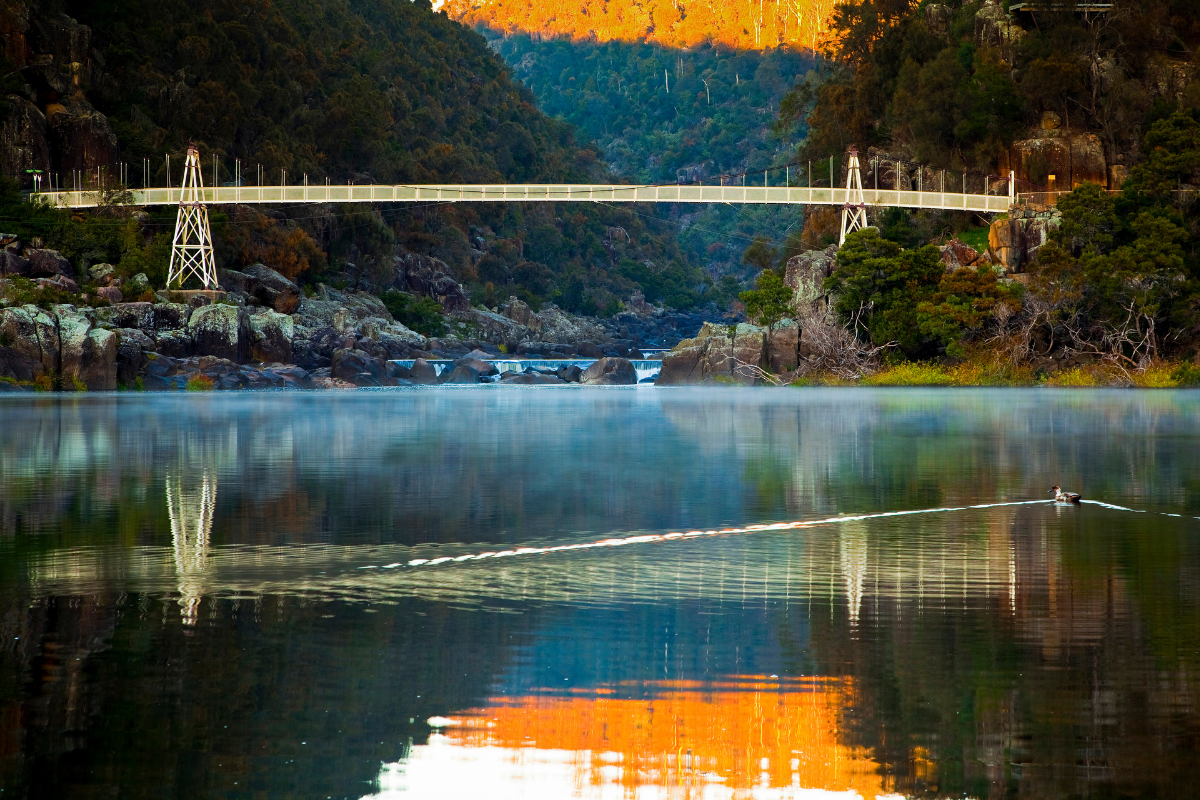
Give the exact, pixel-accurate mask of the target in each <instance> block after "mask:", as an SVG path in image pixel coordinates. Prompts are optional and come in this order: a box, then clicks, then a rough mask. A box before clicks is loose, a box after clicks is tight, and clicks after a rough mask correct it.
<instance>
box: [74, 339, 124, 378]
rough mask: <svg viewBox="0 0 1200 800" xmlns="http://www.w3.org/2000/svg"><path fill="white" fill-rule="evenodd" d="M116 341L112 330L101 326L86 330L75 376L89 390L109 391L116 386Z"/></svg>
mask: <svg viewBox="0 0 1200 800" xmlns="http://www.w3.org/2000/svg"><path fill="white" fill-rule="evenodd" d="M117 342H118V339H117V335H116V334H115V333H113V332H112V331H106V330H104V329H103V328H93V329H92V330H90V331H88V333H87V337H86V338H85V339H84V342H83V357H82V359H80V364H79V372H78V373H76V375H75V377H76V378H77V379H78V380H79V381H80V382H81V383H82V384H83V385H84V386H86V387H87V389H88V391H89V392H111V391H113V390H115V389H116V388H117Z"/></svg>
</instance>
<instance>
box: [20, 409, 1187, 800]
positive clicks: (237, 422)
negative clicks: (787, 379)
mask: <svg viewBox="0 0 1200 800" xmlns="http://www.w3.org/2000/svg"><path fill="white" fill-rule="evenodd" d="M1052 483H1061V484H1063V485H1064V486H1066V487H1067V488H1069V489H1072V490H1076V491H1081V492H1083V493H1084V496H1085V497H1086V498H1088V499H1089V500H1095V501H1101V503H1088V504H1084V505H1082V506H1080V507H1061V506H1055V505H1053V504H1051V503H1048V502H1046V501H1045V498H1046V497H1047V495H1046V494H1045V491H1046V489H1047V488H1048V487H1049V486H1050V484H1052ZM1031 501H1032V502H1031ZM896 512H918V513H904V514H901V513H896ZM1198 516H1200V394H1197V393H1192V392H1180V391H1175V392H1151V391H1146V392H1120V391H1094V392H1093V391H1062V392H1058V391H1052V390H1031V391H983V390H981V391H968V390H950V391H921V390H895V391H887V390H862V391H859V390H830V391H824V390H800V391H769V390H765V391H754V390H714V389H704V390H700V389H696V390H665V389H654V388H653V387H638V388H630V389H592V390H588V389H578V388H574V389H565V390H560V389H554V388H549V389H545V390H539V389H531V388H522V389H511V388H505V387H479V388H449V387H447V388H441V389H430V390H422V391H390V392H355V393H346V394H341V393H326V394H302V393H287V394H281V393H269V394H257V393H237V394H234V393H231V394H203V395H167V396H150V395H114V396H81V397H61V398H60V397H36V398H32V399H31V398H25V397H19V398H13V397H0V798H7V797H105V798H109V797H112V798H116V797H121V798H126V797H128V798H141V797H147V798H149V797H153V798H176V797H178V798H192V797H195V798H214V797H219V798H225V797H228V798H242V797H244V798H261V797H268V798H276V797H297V798H301V797H303V798H308V797H314V798H329V797H337V798H341V797H350V798H362V797H385V798H395V799H398V798H410V797H411V798H441V797H463V798H467V797H487V798H515V797H531V798H535V797H536V798H571V797H584V798H593V797H605V798H607V797H612V798H799V797H804V798H819V797H830V798H832V797H834V793H842V794H839V795H838V796H839V797H842V798H847V797H851V796H852V795H850V794H846V793H847V792H852V793H856V794H857V795H860V796H862V797H864V798H872V797H877V796H881V795H887V794H902V795H905V796H909V797H962V796H964V795H966V796H971V797H976V798H983V797H988V798H1002V797H1029V798H1034V797H1036V798H1054V797H1106V798H1107V797H1116V796H1121V797H1172V798H1177V797H1194V796H1197V795H1198V794H1200V781H1197V779H1196V774H1197V771H1198V770H1197V764H1200V608H1198V605H1197V601H1198V600H1200V579H1198V577H1197V576H1198V569H1200V519H1197V517H1198ZM776 523H790V524H776Z"/></svg>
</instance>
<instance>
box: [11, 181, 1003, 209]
mask: <svg viewBox="0 0 1200 800" xmlns="http://www.w3.org/2000/svg"><path fill="white" fill-rule="evenodd" d="M199 191H200V198H201V202H203V203H206V204H212V205H224V204H257V203H270V204H274V205H279V204H292V203H447V202H449V203H456V202H484V203H539V202H549V203H610V202H613V203H630V202H632V203H735V204H741V203H780V204H784V203H789V204H799V205H839V206H840V205H845V204H846V203H848V202H850V200H849V198H848V193H849V191H850V190H848V189H843V188H829V187H824V188H820V187H815V188H808V187H785V186H770V187H767V186H691V185H688V186H678V185H675V184H668V185H663V186H619V185H603V184H596V185H588V184H574V185H560V184H529V185H519V184H515V185H506V184H492V185H487V184H474V185H469V184H460V185H454V184H447V185H427V186H407V185H395V186H386V185H383V186H353V185H333V184H329V185H314V186H218V187H208V188H203V189H200V190H199ZM180 192H181V190H180V189H178V188H172V189H164V188H158V189H131V190H129V191H128V192H126V193H125V194H124V195H123V196H119V195H114V194H112V193H107V194H106V193H102V192H98V191H69V192H39V193H36V194H34V195H33V197H34V198H37V199H40V200H42V201H44V202H46V203H48V204H49V205H52V206H57V207H60V208H92V207H95V206H100V205H106V204H112V203H114V201H115V202H121V201H122V200H123V201H124V204H126V205H135V206H160V205H164V206H165V205H178V204H179V199H180ZM862 195H863V200H864V202H865V203H866V204H867V205H870V206H880V207H901V208H931V209H950V210H958V211H982V212H1001V211H1007V210H1008V208H1009V206H1010V205H1011V204H1012V203H1013V198H1012V197H1011V196H1009V195H1008V194H1003V195H985V194H961V193H957V192H922V191H902V190H896V189H863V190H862ZM118 198H119V199H118Z"/></svg>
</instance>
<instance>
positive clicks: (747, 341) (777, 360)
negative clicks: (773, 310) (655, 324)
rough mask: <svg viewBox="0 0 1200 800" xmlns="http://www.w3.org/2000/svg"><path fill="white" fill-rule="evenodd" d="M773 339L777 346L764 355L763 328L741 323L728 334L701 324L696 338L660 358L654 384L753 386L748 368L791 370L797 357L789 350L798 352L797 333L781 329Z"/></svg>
mask: <svg viewBox="0 0 1200 800" xmlns="http://www.w3.org/2000/svg"><path fill="white" fill-rule="evenodd" d="M792 331H795V333H794V334H793V333H792ZM776 335H778V336H779V337H780V339H779V344H778V345H775V346H773V347H772V349H771V351H770V352H768V351H767V347H766V344H767V343H766V330H765V329H764V328H759V327H757V326H755V325H747V324H745V323H743V324H740V325H737V326H734V327H733V328H732V330H731V329H730V326H728V325H715V324H713V323H711V322H705V323H704V325H703V326H702V327H701V328H700V332H699V333H698V334H697V335H696V338H694V339H684V340H683V341H681V342H680V343H679V344H677V345H676V346H675V347H674V348H673V349H672V350H671V351H670V352H668V353H664V354H663V365H662V369H661V370H659V375H658V379H657V380H656V381H655V383H656V384H657V385H659V386H677V385H682V384H697V383H712V382H721V383H730V382H737V383H744V384H754V383H757V382H758V378H757V377H756V375H755V373H754V370H753V369H751V367H763V366H764V365H765V366H766V367H767V368H768V369H770V368H772V367H773V366H786V365H787V364H788V363H791V364H792V365H793V366H795V363H796V360H797V358H798V357H797V356H793V355H792V353H794V352H795V351H794V350H793V349H792V348H793V347H797V348H798V341H797V340H798V338H799V335H800V334H799V330H798V329H796V328H793V327H791V326H790V325H782V326H780V328H779V329H778V330H777V331H776ZM793 337H794V338H793ZM789 359H791V360H790V362H789ZM772 362H774V363H773V364H772Z"/></svg>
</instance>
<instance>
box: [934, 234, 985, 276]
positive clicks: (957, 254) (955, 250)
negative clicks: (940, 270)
mask: <svg viewBox="0 0 1200 800" xmlns="http://www.w3.org/2000/svg"><path fill="white" fill-rule="evenodd" d="M938 250H939V252H940V253H941V256H942V263H943V264H945V265H946V271H947V272H953V271H954V270H956V269H962V268H963V267H973V266H975V262H977V261H979V251H977V250H976V249H975V248H974V247H971V246H970V245H969V244H967V243H966V242H962V241H959V240H958V239H951V240H950V241H948V242H946V243H945V244H944V245H942V246H941V247H939V248H938Z"/></svg>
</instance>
